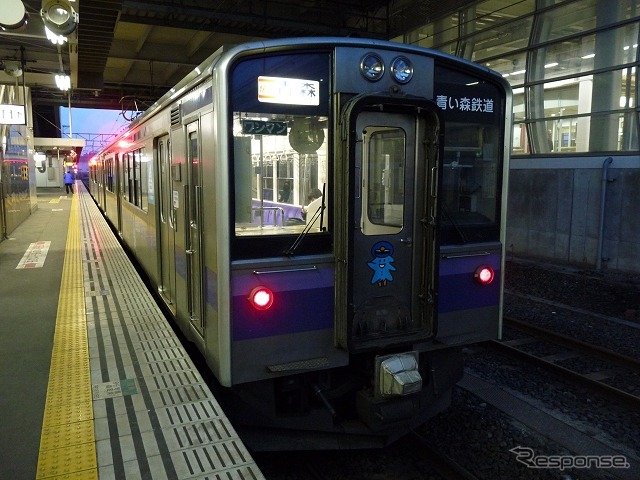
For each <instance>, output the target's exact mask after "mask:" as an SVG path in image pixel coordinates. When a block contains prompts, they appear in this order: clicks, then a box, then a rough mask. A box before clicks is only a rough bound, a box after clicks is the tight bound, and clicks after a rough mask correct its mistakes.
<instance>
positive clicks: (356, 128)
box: [90, 38, 511, 449]
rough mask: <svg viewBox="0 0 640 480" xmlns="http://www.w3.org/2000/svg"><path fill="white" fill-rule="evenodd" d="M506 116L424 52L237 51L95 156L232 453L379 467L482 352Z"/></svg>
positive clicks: (225, 53)
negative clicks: (217, 405) (283, 451)
mask: <svg viewBox="0 0 640 480" xmlns="http://www.w3.org/2000/svg"><path fill="white" fill-rule="evenodd" d="M510 115H511V92H510V89H509V86H508V84H507V83H506V82H505V81H504V80H503V79H502V77H501V76H500V75H499V74H497V73H496V72H493V71H491V70H489V69H487V68H485V67H482V66H479V65H476V64H473V63H471V62H468V61H465V60H461V59H459V58H456V57H452V56H449V55H446V54H443V53H440V52H436V51H431V50H427V49H423V48H418V47H413V46H409V45H404V44H399V43H392V42H384V41H377V40H364V39H352V38H298V39H287V40H272V41H264V42H254V43H247V44H242V45H237V46H232V47H229V48H222V49H220V50H219V51H217V52H215V53H214V54H213V55H211V56H210V57H209V58H208V59H207V60H206V61H205V62H204V63H203V64H202V65H200V66H199V67H198V68H196V69H195V70H194V71H193V72H191V74H189V75H188V76H187V77H186V78H185V79H183V80H182V81H181V82H180V83H179V84H178V85H176V86H175V87H174V88H172V89H171V90H170V91H169V92H167V94H166V95H165V96H163V97H162V98H161V99H160V100H159V101H158V102H156V103H155V104H154V105H153V106H152V107H151V108H150V109H149V110H147V111H146V112H145V113H144V114H142V115H141V116H140V117H139V118H138V119H137V120H136V121H134V122H133V123H132V124H131V125H130V127H129V129H128V131H127V132H126V133H124V134H123V135H122V136H121V137H120V138H119V139H117V141H115V142H114V143H113V144H112V145H110V146H109V147H107V148H106V149H104V151H102V152H100V153H99V155H97V156H96V157H95V158H94V159H93V160H92V162H91V168H90V190H91V194H92V196H93V197H94V198H95V200H96V202H97V204H98V205H99V206H100V208H101V210H102V211H103V212H104V214H105V215H106V217H107V218H108V220H109V221H110V223H111V224H112V226H113V228H114V229H115V230H116V231H117V232H118V234H119V235H120V237H121V239H122V241H123V242H124V243H125V244H126V246H128V248H129V250H130V251H131V252H133V254H134V255H135V257H136V259H137V261H138V263H139V264H140V266H141V267H142V268H143V269H144V271H145V272H146V275H147V276H148V278H149V280H150V282H151V283H152V285H153V286H154V288H156V289H157V291H158V292H159V295H160V297H161V298H162V299H163V301H164V303H166V306H167V308H168V309H169V310H170V311H171V313H172V315H173V318H174V320H175V322H176V323H177V325H178V326H179V328H180V329H181V330H182V331H183V332H184V334H185V335H186V337H187V338H188V339H189V340H190V341H192V342H193V343H194V344H195V345H196V346H197V347H198V349H199V350H200V352H201V353H202V355H203V356H204V358H205V359H206V362H207V363H208V365H209V367H210V369H211V371H212V372H213V374H214V375H215V378H216V379H217V382H219V384H220V386H221V387H222V389H223V390H224V392H225V394H224V397H225V398H227V397H228V398H231V400H230V401H229V402H228V403H224V404H223V405H224V408H225V411H226V412H227V414H228V415H229V416H230V417H231V418H232V420H233V422H234V426H235V427H236V428H237V429H238V430H239V431H240V433H241V434H243V439H245V441H246V442H247V444H248V445H249V446H251V447H253V448H256V449H265V448H266V449H274V448H349V447H360V446H375V445H378V446H381V445H385V444H388V443H389V442H390V441H393V440H394V439H396V438H398V437H399V436H401V435H403V434H404V433H406V432H407V431H409V430H410V429H411V428H414V427H416V426H417V425H419V424H421V423H423V422H425V420H427V419H428V418H429V417H430V416H432V415H434V414H436V413H438V412H439V411H442V410H443V409H445V408H446V407H447V406H448V405H449V404H450V399H451V391H452V388H453V386H454V384H455V383H456V382H457V381H458V380H459V379H460V378H461V375H462V370H463V362H462V352H461V350H462V347H463V346H465V345H468V344H470V343H473V342H479V341H483V340H487V339H495V338H498V337H499V336H500V332H501V313H502V284H503V275H502V272H503V266H504V247H505V245H504V244H505V226H504V224H505V218H506V214H505V204H504V199H506V186H507V172H508V165H507V163H508V152H509V143H510V132H511V120H510ZM273 433H276V435H272V434H273ZM274 439H275V440H274Z"/></svg>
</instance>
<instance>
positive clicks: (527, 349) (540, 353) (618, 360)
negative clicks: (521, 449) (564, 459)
mask: <svg viewBox="0 0 640 480" xmlns="http://www.w3.org/2000/svg"><path fill="white" fill-rule="evenodd" d="M504 326H505V327H507V328H508V329H511V330H513V331H515V332H517V334H516V335H512V336H513V337H514V338H510V339H508V340H502V341H494V342H491V345H492V346H493V347H494V348H497V349H500V350H502V351H505V352H507V353H508V354H510V355H515V356H518V357H521V358H524V359H525V360H527V361H529V362H534V363H536V364H538V365H541V366H542V367H544V368H547V369H551V370H553V371H554V372H556V373H558V374H560V375H561V376H562V377H564V378H567V379H569V380H570V381H572V382H574V383H579V384H581V385H583V386H585V387H587V388H589V389H591V390H596V391H598V392H599V393H601V394H603V395H606V396H607V397H608V398H609V399H611V400H613V401H616V402H619V403H621V404H623V405H625V406H628V407H630V408H634V409H640V396H638V394H636V393H633V390H634V389H635V390H636V391H637V392H640V361H638V360H636V359H634V358H630V357H627V356H624V355H620V354H618V353H616V352H613V351H611V350H607V349H604V348H601V347H598V346H595V345H591V344H588V343H585V342H582V341H580V340H576V339H573V338H570V337H568V336H565V335H561V334H558V333H556V332H553V331H550V330H547V329H544V328H541V327H537V326H534V325H531V324H528V323H525V322H522V321H520V320H517V319H515V318H508V317H505V319H504ZM615 377H618V378H620V377H623V378H626V379H632V381H631V388H627V389H624V390H623V389H622V388H619V387H615V386H613V385H611V380H612V379H614V378H615ZM633 379H635V384H634V382H633ZM618 383H620V382H618Z"/></svg>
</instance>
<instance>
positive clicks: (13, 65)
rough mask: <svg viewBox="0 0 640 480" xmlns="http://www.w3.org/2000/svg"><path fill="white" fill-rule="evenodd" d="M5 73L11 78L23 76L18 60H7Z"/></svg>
mask: <svg viewBox="0 0 640 480" xmlns="http://www.w3.org/2000/svg"><path fill="white" fill-rule="evenodd" d="M4 71H5V73H6V74H7V75H9V76H11V77H19V76H20V75H22V66H21V65H20V62H18V61H17V60H5V62H4Z"/></svg>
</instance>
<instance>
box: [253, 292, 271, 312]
mask: <svg viewBox="0 0 640 480" xmlns="http://www.w3.org/2000/svg"><path fill="white" fill-rule="evenodd" d="M249 302H250V303H251V305H252V306H253V308H255V309H256V310H268V309H269V308H270V307H271V305H273V292H272V291H271V290H269V289H268V288H267V287H256V288H254V289H253V290H251V293H250V294H249Z"/></svg>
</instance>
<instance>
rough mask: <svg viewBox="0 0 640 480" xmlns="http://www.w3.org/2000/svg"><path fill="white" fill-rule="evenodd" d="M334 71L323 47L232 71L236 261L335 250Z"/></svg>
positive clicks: (242, 63) (267, 57) (256, 60)
mask: <svg viewBox="0 0 640 480" xmlns="http://www.w3.org/2000/svg"><path fill="white" fill-rule="evenodd" d="M331 68H332V55H331V50H325V49H319V50H318V51H315V52H310V51H304V52H302V51H301V52H295V53H277V52H275V53H274V52H271V53H265V54H264V55H257V56H249V57H246V58H242V59H240V60H238V61H237V62H236V63H235V64H234V65H233V66H231V67H230V87H229V99H230V115H231V116H230V118H229V121H230V126H231V128H232V132H233V144H232V146H231V152H230V162H231V163H230V165H229V170H230V172H231V173H232V177H231V178H232V180H231V182H232V183H231V188H230V190H231V197H230V204H231V205H232V208H231V214H232V220H231V227H232V232H233V238H232V243H231V250H232V256H233V257H234V258H248V257H255V256H262V257H269V256H275V255H282V254H283V252H286V254H287V255H294V254H295V255H298V254H315V253H327V252H330V251H331V248H332V242H331V221H332V214H331V203H332V201H331V192H332V182H331V175H330V172H331V170H330V158H329V152H330V151H331V148H330V142H331V138H330V135H329V131H330V125H329V114H330V111H331V108H330V107H331V103H330V102H331V95H330V83H331V82H330V79H331ZM318 192H320V193H318ZM318 197H319V200H318ZM314 200H315V203H312V202H313V201H314ZM323 207H324V208H323ZM292 245H294V246H295V248H292ZM292 250H293V251H292Z"/></svg>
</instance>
